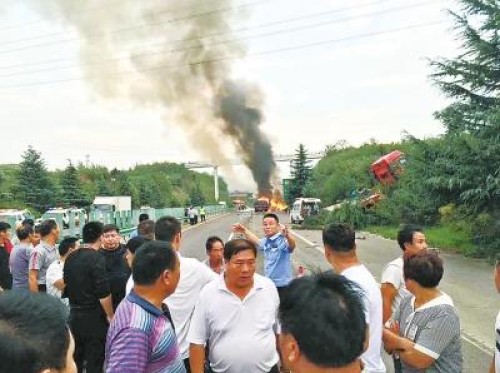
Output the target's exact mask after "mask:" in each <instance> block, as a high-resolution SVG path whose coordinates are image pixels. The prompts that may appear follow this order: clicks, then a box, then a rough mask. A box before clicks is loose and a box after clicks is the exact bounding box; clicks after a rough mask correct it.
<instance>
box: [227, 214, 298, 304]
mask: <svg viewBox="0 0 500 373" xmlns="http://www.w3.org/2000/svg"><path fill="white" fill-rule="evenodd" d="M262 228H263V230H264V236H265V237H264V238H262V239H259V238H258V237H257V236H256V235H255V234H253V233H252V232H251V231H250V230H249V229H248V228H246V227H245V226H244V225H242V224H239V223H238V224H234V225H233V231H234V232H236V233H241V234H244V235H245V236H246V238H247V239H248V240H249V241H251V242H253V243H254V244H255V245H256V246H257V248H258V249H259V251H261V252H262V253H263V254H264V275H265V276H266V277H269V278H270V279H271V280H272V281H273V282H274V284H275V285H276V288H277V289H278V293H280V296H281V292H282V291H283V289H284V288H285V287H287V286H288V284H289V283H290V282H291V281H292V278H293V276H292V263H291V253H292V252H293V250H294V249H295V245H296V243H295V239H294V238H293V236H292V235H291V234H290V231H289V230H288V229H287V228H286V227H285V226H284V225H281V224H280V223H279V218H278V216H277V215H276V214H273V213H267V214H265V215H264V217H263V219H262Z"/></svg>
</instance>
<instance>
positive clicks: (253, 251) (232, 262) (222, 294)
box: [188, 239, 279, 373]
mask: <svg viewBox="0 0 500 373" xmlns="http://www.w3.org/2000/svg"><path fill="white" fill-rule="evenodd" d="M256 257H257V248H256V247H255V245H254V244H253V243H252V242H251V241H249V240H246V239H235V240H231V241H229V242H227V243H226V246H225V249H224V259H225V260H226V270H225V271H224V273H223V274H221V275H220V276H219V277H218V279H217V280H216V281H213V282H211V283H210V284H208V285H207V286H205V288H204V289H203V290H202V291H201V293H200V295H199V297H198V303H197V304H196V308H195V310H194V313H193V317H192V319H191V327H190V330H189V336H188V340H189V342H190V343H191V345H190V349H189V352H190V364H191V371H192V372H193V373H203V371H204V364H205V343H206V342H207V341H208V346H209V361H210V367H211V369H212V370H213V371H214V372H221V373H222V372H224V373H241V372H252V373H268V372H272V373H278V372H279V369H278V365H277V364H278V362H279V356H278V352H277V348H276V344H277V340H276V334H278V320H277V311H278V306H279V296H278V292H277V290H276V287H275V286H274V284H273V282H272V281H271V280H270V279H268V278H266V277H264V276H261V275H259V274H257V273H255V268H256Z"/></svg>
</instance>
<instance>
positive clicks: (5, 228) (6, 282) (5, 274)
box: [0, 221, 12, 291]
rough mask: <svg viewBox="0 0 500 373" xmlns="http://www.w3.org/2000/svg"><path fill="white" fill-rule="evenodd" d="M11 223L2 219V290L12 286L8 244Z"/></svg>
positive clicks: (0, 226)
mask: <svg viewBox="0 0 500 373" xmlns="http://www.w3.org/2000/svg"><path fill="white" fill-rule="evenodd" d="M9 229H10V224H9V223H6V222H3V221H0V291H3V290H7V289H10V288H11V287H12V275H11V273H10V268H9V251H8V250H7V247H6V244H7V242H10V241H9V238H10V231H9Z"/></svg>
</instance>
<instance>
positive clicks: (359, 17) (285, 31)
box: [0, 0, 436, 78]
mask: <svg viewBox="0 0 500 373" xmlns="http://www.w3.org/2000/svg"><path fill="white" fill-rule="evenodd" d="M435 1H436V0H427V1H423V2H420V3H416V4H413V5H411V6H401V7H395V8H391V9H385V10H381V11H378V12H371V13H365V14H361V15H357V16H351V17H344V18H340V19H334V20H328V21H322V22H319V23H315V24H310V25H302V26H297V27H292V28H287V29H282V30H275V31H271V32H266V33H261V34H257V35H250V36H246V37H240V38H237V39H233V40H222V41H217V42H214V43H211V44H204V45H197V46H188V47H181V48H175V49H169V50H161V51H152V52H146V53H139V54H137V55H135V56H134V57H144V56H155V55H162V54H166V53H176V52H183V51H188V50H197V49H202V48H207V47H214V46H219V45H227V44H235V43H239V42H241V41H243V40H248V39H256V38H262V37H269V36H276V35H281V34H285V33H290V32H297V31H303V30H309V29H312V28H317V27H321V26H326V25H330V24H335V23H341V22H347V21H352V20H356V19H361V18H365V17H371V16H377V15H383V14H389V13H393V12H398V11H402V10H409V9H413V8H416V7H421V6H423V5H426V4H429V3H431V2H435ZM294 20H297V18H294ZM283 22H284V21H279V22H276V23H283ZM224 34H230V33H224ZM207 37H212V36H206V37H203V38H191V39H186V40H176V41H172V42H173V43H175V42H186V41H190V40H201V39H204V38H207ZM161 45H165V44H164V43H162V44H161ZM167 45H168V44H167ZM129 58H130V56H128V55H127V56H123V57H115V58H110V59H105V60H98V61H95V62H90V63H89V62H88V63H86V66H89V65H90V66H94V65H102V64H106V63H111V62H115V61H120V60H126V59H129ZM79 66H80V64H79V63H77V64H73V65H70V66H52V67H47V68H43V69H36V70H33V71H28V72H17V73H9V74H0V78H5V77H7V78H10V77H15V76H20V75H23V76H25V75H31V74H37V73H41V72H47V71H54V70H57V71H59V70H66V69H71V68H75V67H79Z"/></svg>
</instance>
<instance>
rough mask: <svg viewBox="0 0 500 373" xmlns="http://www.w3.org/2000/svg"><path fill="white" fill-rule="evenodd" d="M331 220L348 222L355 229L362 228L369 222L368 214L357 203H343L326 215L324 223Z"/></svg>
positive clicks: (328, 222)
mask: <svg viewBox="0 0 500 373" xmlns="http://www.w3.org/2000/svg"><path fill="white" fill-rule="evenodd" d="M333 222H338V223H346V224H349V225H350V226H351V227H353V228H354V229H356V230H358V229H363V228H365V227H366V226H367V225H368V224H369V223H370V214H369V213H368V212H367V211H366V210H364V209H363V208H361V207H360V206H359V205H358V204H352V203H345V204H343V205H342V207H340V208H339V209H337V210H334V211H332V212H331V213H330V214H329V215H328V216H327V218H326V220H325V224H330V223H333Z"/></svg>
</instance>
